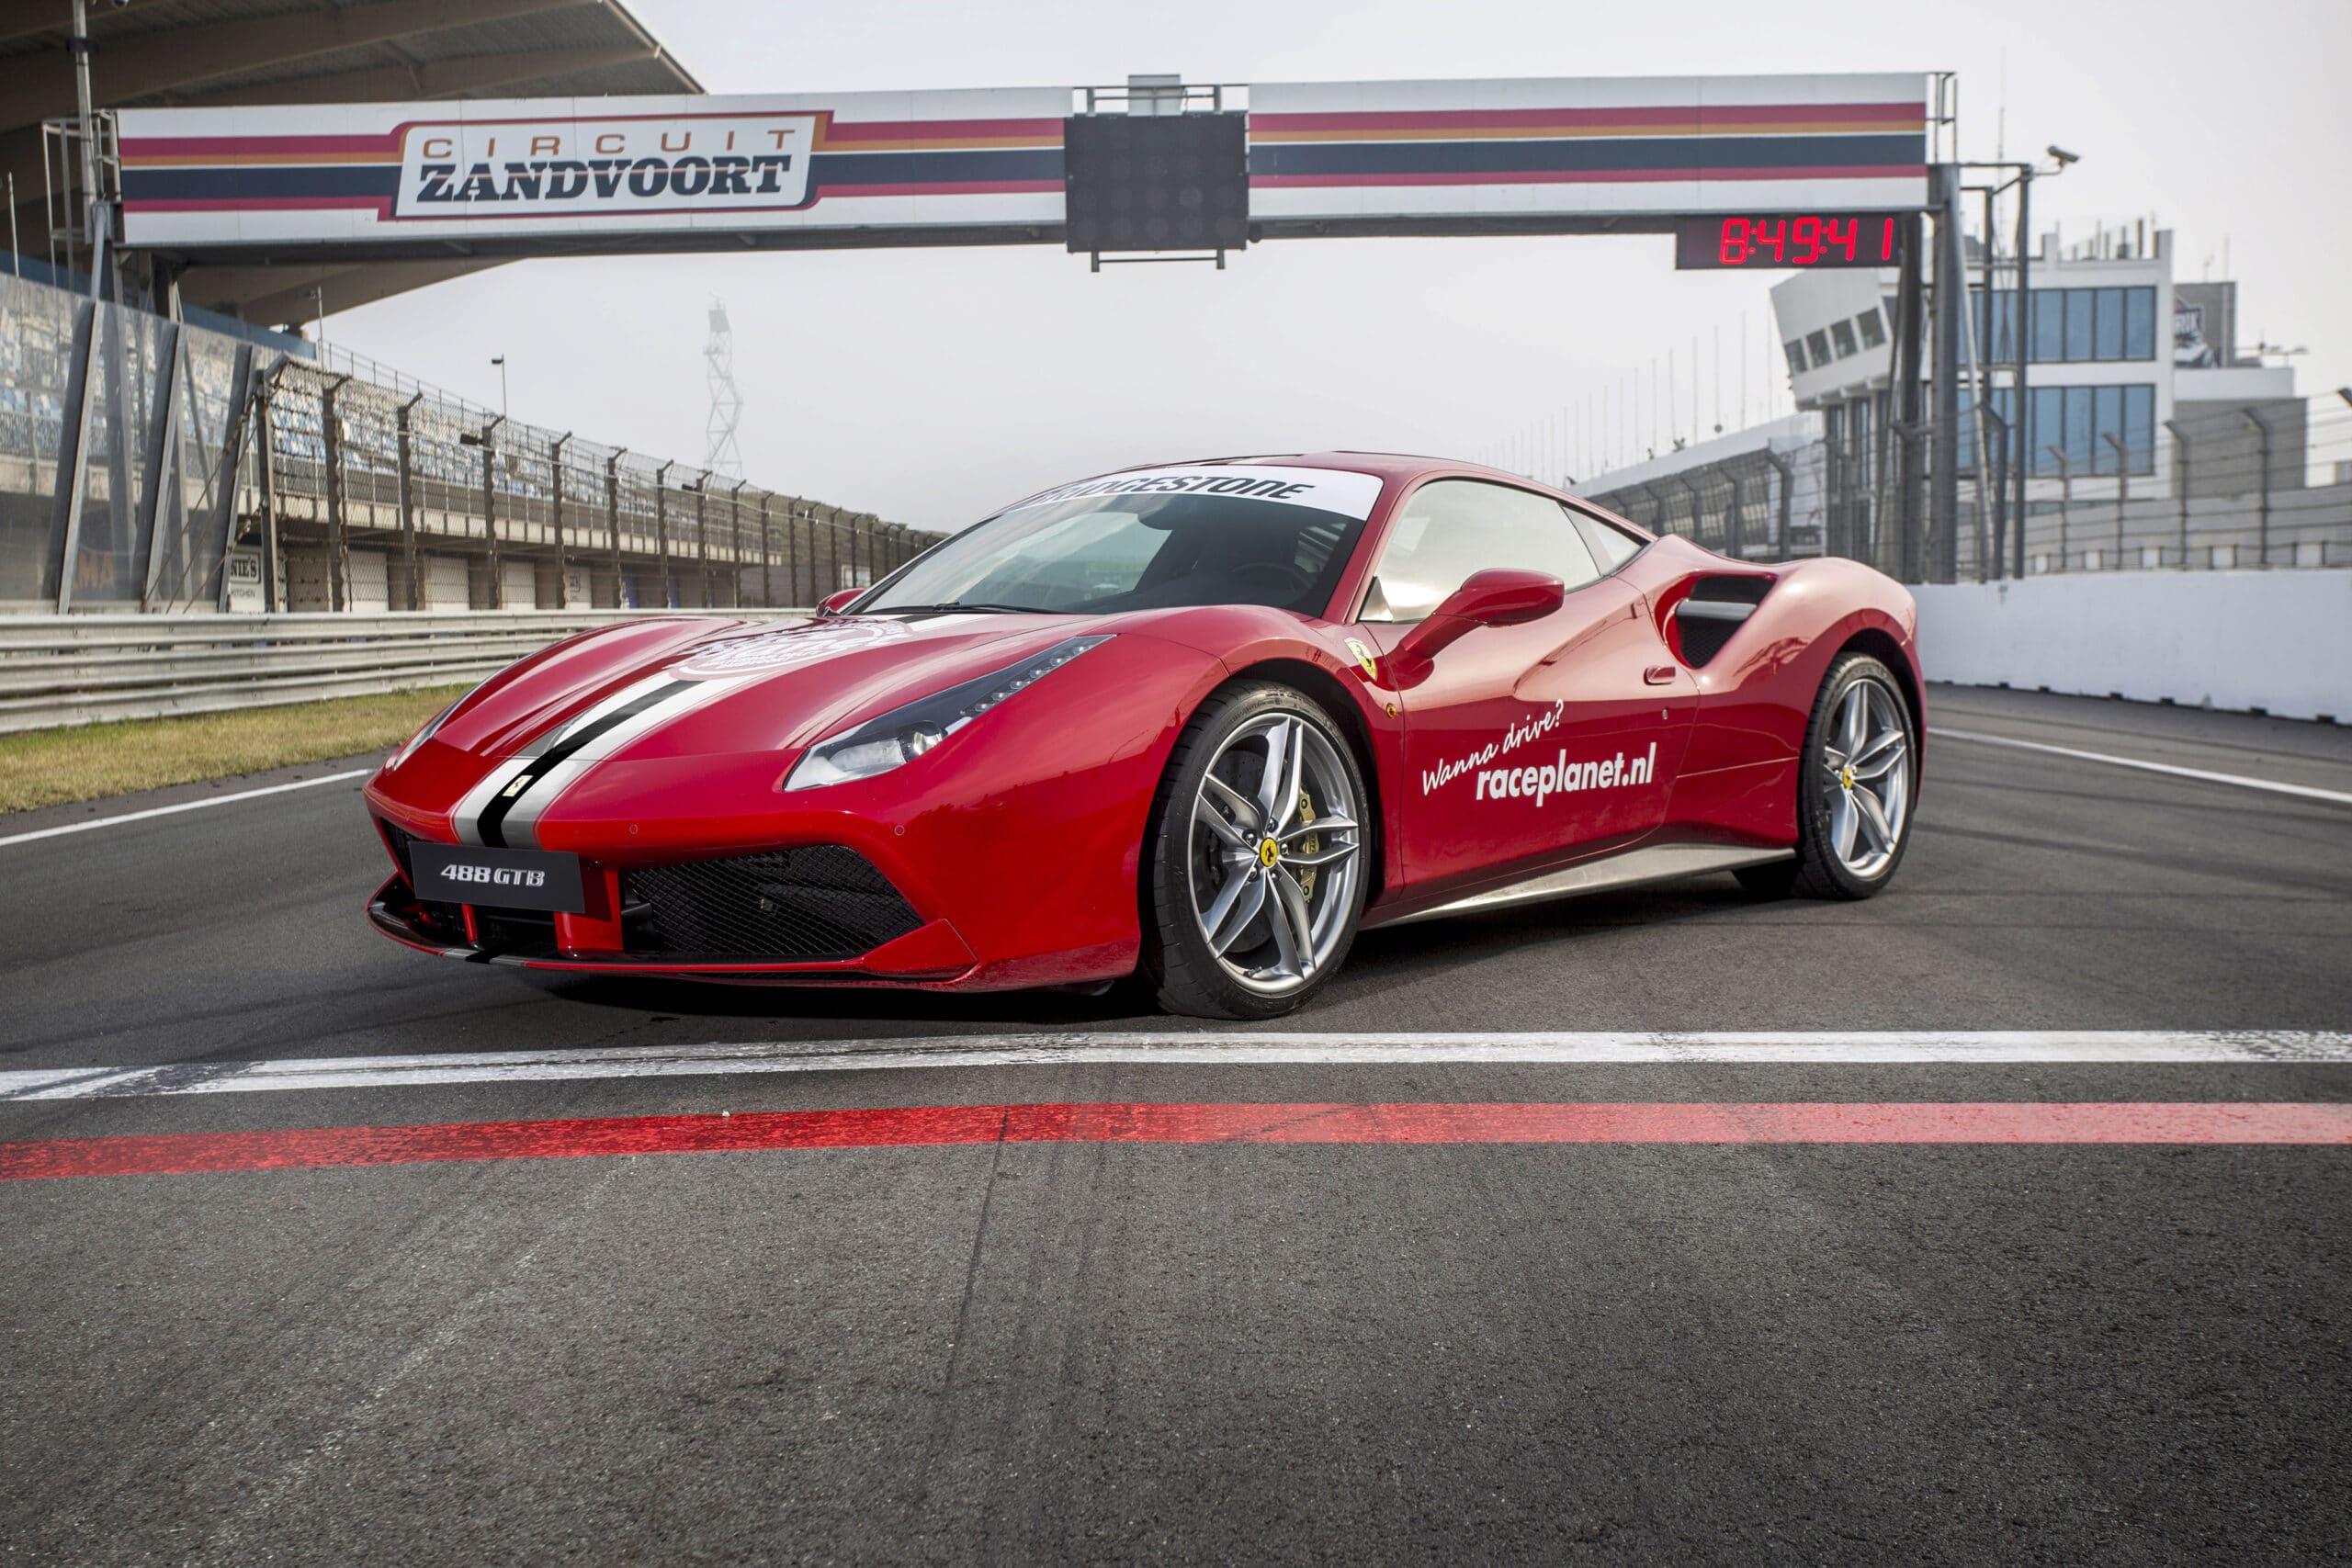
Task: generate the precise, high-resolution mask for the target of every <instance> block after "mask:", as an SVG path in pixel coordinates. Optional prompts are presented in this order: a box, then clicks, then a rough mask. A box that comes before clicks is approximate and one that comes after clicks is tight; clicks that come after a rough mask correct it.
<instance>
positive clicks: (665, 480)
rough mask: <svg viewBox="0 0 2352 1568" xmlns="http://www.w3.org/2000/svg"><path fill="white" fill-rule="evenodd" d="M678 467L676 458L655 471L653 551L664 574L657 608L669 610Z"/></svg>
mask: <svg viewBox="0 0 2352 1568" xmlns="http://www.w3.org/2000/svg"><path fill="white" fill-rule="evenodd" d="M677 466H678V460H677V459H676V458H675V457H673V458H671V459H670V460H669V461H668V462H666V463H664V464H662V466H661V467H660V468H656V469H654V470H653V551H654V558H655V560H656V561H658V562H659V563H660V565H659V568H658V570H660V571H661V573H662V603H661V604H659V605H658V606H656V607H657V608H659V609H663V610H667V609H669V608H670V607H671V604H670V470H671V469H672V468H676V467H677Z"/></svg>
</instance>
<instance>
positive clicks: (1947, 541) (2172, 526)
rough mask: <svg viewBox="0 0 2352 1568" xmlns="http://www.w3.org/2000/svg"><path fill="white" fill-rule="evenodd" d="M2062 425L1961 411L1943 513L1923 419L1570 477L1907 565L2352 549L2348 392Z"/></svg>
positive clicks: (1606, 490) (1700, 522)
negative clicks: (2040, 425)
mask: <svg viewBox="0 0 2352 1568" xmlns="http://www.w3.org/2000/svg"><path fill="white" fill-rule="evenodd" d="M2075 390H2080V391H2083V392H2086V393H2088V392H2089V391H2090V389H2075ZM2061 406H2062V407H2063V404H2062V405H2061ZM2078 423H2079V424H2081V425H2082V426H2083V428H2082V429H2080V430H2077V429H2076V426H2077V424H2078ZM2064 429H2065V430H2066V431H2067V432H2068V433H2069V438H2068V439H2065V440H2053V441H2042V440H2041V435H2042V434H2047V430H2046V429H2037V430H2036V431H2034V432H2033V433H2031V434H2030V437H2029V439H2030V446H2028V448H2027V449H2028V450H2029V451H2030V453H2031V456H2030V457H2020V456H2019V446H2020V445H2021V444H2020V442H2019V439H2018V436H2019V433H2018V432H2017V431H2015V430H2013V429H2010V428H2009V427H2007V425H2005V424H2004V423H2003V422H2002V421H2001V420H2000V419H1999V417H1998V415H1997V413H1996V414H1995V415H1994V416H1992V417H1988V418H1986V419H1985V420H1983V421H1982V422H1979V421H1978V420H1977V419H1975V418H1974V417H1973V415H1972V416H1964V417H1963V418H1962V421H1961V422H1960V423H1959V425H1958V426H1957V427H1955V436H1956V439H1955V440H1954V442H1953V443H1952V450H1953V451H1954V452H1955V453H1956V454H1957V457H1956V461H1955V464H1954V472H1955V474H1956V476H1957V479H1958V482H1957V485H1956V486H1955V487H1954V488H1955V490H1956V496H1955V497H1954V501H1953V504H1952V508H1951V518H1950V521H1949V524H1948V525H1943V524H1942V523H1941V520H1940V518H1939V512H1940V511H1941V509H1940V508H1939V505H1938V503H1937V501H1936V497H1935V490H1936V486H1935V483H1934V463H1935V453H1936V450H1937V447H1938V443H1937V440H1936V436H1937V434H1938V432H1937V429H1936V427H1935V426H1934V425H1933V424H1932V423H1929V424H1923V425H1920V426H1917V427H1916V428H1913V429H1909V430H1905V429H1904V428H1902V427H1899V426H1890V425H1882V426H1879V427H1877V428H1875V429H1872V428H1871V427H1870V426H1868V425H1866V424H1865V425H1861V426H1860V427H1858V428H1852V429H1849V430H1848V431H1846V432H1844V433H1842V434H1840V435H1838V436H1823V437H1819V438H1815V439H1813V440H1809V441H1807V440H1802V439H1782V440H1772V441H1768V440H1766V439H1765V438H1763V437H1762V436H1761V435H1759V436H1758V440H1757V442H1756V444H1755V446H1753V448H1752V449H1749V450H1745V451H1740V452H1737V453H1736V454H1734V455H1732V456H1729V457H1713V458H1709V457H1701V456H1699V455H1693V456H1692V457H1691V459H1690V460H1689V461H1688V462H1687V463H1686V462H1680V461H1678V457H1679V455H1678V457H1666V458H1661V459H1657V460H1654V461H1652V462H1649V463H1645V464H1644V465H1642V466H1641V467H1640V468H1635V469H1632V470H1627V471H1625V472H1623V473H1622V474H1619V475H1602V476H1600V478H1599V479H1595V480H1593V481H1591V482H1590V483H1587V484H1582V485H1577V486H1575V487H1573V488H1575V489H1576V491H1577V493H1579V494H1583V495H1588V496H1589V497H1590V498H1591V499H1592V500H1594V501H1596V502H1600V504H1601V505H1603V506H1606V507H1609V508H1610V509H1611V510H1612V511H1614V512H1617V513H1622V514H1623V515H1624V516H1626V517H1630V518H1632V519H1633V520H1634V522H1636V523H1639V524H1641V525H1643V526H1644V527H1645V528H1649V529H1651V530H1653V531H1655V532H1659V533H1671V534H1681V535H1686V536H1690V537H1692V538H1695V539H1697V540H1698V541H1699V542H1700V543H1702V544H1704V545H1707V546H1709V547H1712V548H1714V549H1719V550H1723V551H1724V552H1725V553H1727V554H1731V555H1738V556H1750V557H1754V558H1781V557H1786V556H1801V555H1821V554H1826V555H1841V556H1850V557H1853V558H1858V559H1861V560H1867V561H1869V562H1871V564H1872V565H1874V566H1877V567H1878V568H1879V569H1880V570H1883V571H1886V572H1888V573H1890V574H1892V575H1894V576H1896V577H1900V578H1902V579H1903V580H1905V581H1913V582H1920V581H1946V582H1950V581H1984V580H1985V579H1988V578H1996V577H2019V576H2029V575H2041V574H2043V573H2051V572H2068V571H2116V570H2180V569H2188V570H2245V569H2255V568H2263V567H2268V568H2296V567H2303V568H2312V567H2346V566H2352V399H2347V398H2346V396H2345V395H2343V394H2339V393H2329V394H2327V395H2326V396H2324V397H2319V398H2311V399H2295V398H2281V399H2273V400H2260V401H2248V402H2245V403H2243V404H2218V403H2189V402H2184V403H2181V404H2178V405H2177V406H2176V408H2175V411H2174V414H2173V417H2171V418H2169V419H2166V420H2163V421H2155V420H2154V418H2153V417H2151V418H2150V419H2149V420H2147V421H2145V422H2137V421H2133V420H2130V419H2125V420H2122V421H2120V422H2118V427H2117V428H2115V429H2111V430H2110V429H2105V428H2101V427H2100V426H2099V425H2098V423H2096V422H2095V420H2086V421H2077V420H2076V419H2075V418H2073V417H2071V415H2070V416H2068V417H2066V418H2065V421H2064ZM2020 462H2023V463H2024V466H2025V473H2024V486H2023V488H2024V491H2025V506H2024V510H2023V513H2022V514H2020V513H2019V512H2018V505H2017V491H2018V484H2017V465H2018V463H2020Z"/></svg>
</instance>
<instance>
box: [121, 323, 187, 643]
mask: <svg viewBox="0 0 2352 1568" xmlns="http://www.w3.org/2000/svg"><path fill="white" fill-rule="evenodd" d="M162 330H163V334H164V351H163V354H162V355H161V357H162V359H163V368H164V387H163V395H162V397H161V398H160V399H159V400H157V406H156V410H155V420H154V423H153V424H152V425H151V426H150V427H149V430H148V439H147V452H146V461H145V462H144V463H143V464H142V465H141V468H142V470H143V471H144V473H145V474H146V478H147V484H146V492H145V493H144V494H143V495H142V496H141V498H140V500H141V506H140V511H141V513H144V515H143V516H142V517H141V519H140V526H139V530H138V532H139V533H143V534H144V535H145V536H146V539H147V570H146V571H145V573H144V575H143V580H142V581H141V583H140V586H139V607H140V608H141V610H153V608H154V607H155V590H156V587H157V586H158V585H159V583H160V581H161V580H162V577H163V573H164V520H165V519H166V518H168V517H169V516H170V515H171V514H172V513H173V512H174V511H176V510H177V508H176V507H166V506H165V505H164V475H165V474H170V475H172V476H173V478H174V479H175V481H176V479H177V478H178V475H179V471H180V407H181V403H182V399H181V397H180V376H181V373H182V371H183V370H184V369H185V368H186V362H187V338H186V334H185V333H183V332H182V331H181V329H180V325H179V323H178V322H177V321H166V322H164V326H163V329H162ZM174 488H176V484H175V487H174ZM136 536H137V535H136V534H134V535H133V537H136ZM182 537H183V540H185V537H186V531H185V529H183V530H182Z"/></svg>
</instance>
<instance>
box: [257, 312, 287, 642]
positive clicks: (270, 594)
mask: <svg viewBox="0 0 2352 1568" xmlns="http://www.w3.org/2000/svg"><path fill="white" fill-rule="evenodd" d="M285 373H286V357H285V355H279V356H278V360H277V365H276V366H274V367H272V368H271V370H270V373H269V378H268V379H267V380H266V381H265V382H264V383H263V384H262V390H261V429H260V430H259V432H258V433H257V438H258V440H259V442H260V455H261V456H260V461H261V602H262V604H263V605H264V607H265V608H266V609H269V610H273V611H275V610H283V609H284V608H286V572H285V562H283V561H281V560H279V559H278V558H277V412H275V411H276V410H277V386H278V378H280V377H282V376H283V375H285Z"/></svg>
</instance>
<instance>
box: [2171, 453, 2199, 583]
mask: <svg viewBox="0 0 2352 1568" xmlns="http://www.w3.org/2000/svg"><path fill="white" fill-rule="evenodd" d="M2165 429H2166V430H2169V431H2171V432H2172V466H2173V472H2174V474H2175V476H2176V478H2175V479H2174V480H2173V493H2174V494H2175V496H2177V498H2178V500H2179V502H2180V570H2183V571H2187V570H2188V481H2189V478H2190V475H2191V474H2192V473H2193V472H2194V470H2193V469H2191V468H2190V467H2189V459H2190V458H2191V457H2193V456H2194V455H2195V454H2193V453H2192V452H2191V451H2190V450H2189V448H2190V447H2191V446H2193V445H2194V443H2192V442H2191V441H2190V440H2189V439H2188V436H2187V435H2186V434H2183V433H2182V431H2181V428H2180V425H2179V423H2177V422H2176V421H2174V420H2169V419H2168V420H2166V421H2165Z"/></svg>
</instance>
